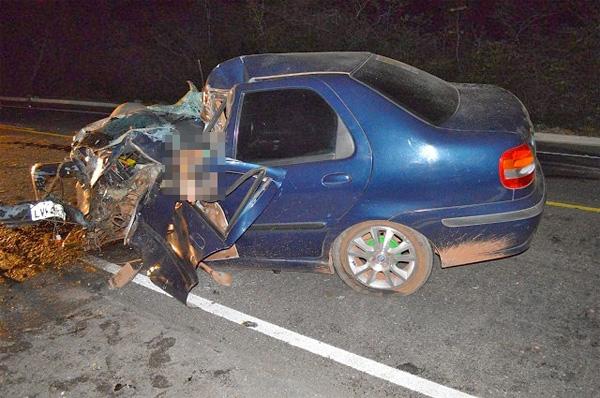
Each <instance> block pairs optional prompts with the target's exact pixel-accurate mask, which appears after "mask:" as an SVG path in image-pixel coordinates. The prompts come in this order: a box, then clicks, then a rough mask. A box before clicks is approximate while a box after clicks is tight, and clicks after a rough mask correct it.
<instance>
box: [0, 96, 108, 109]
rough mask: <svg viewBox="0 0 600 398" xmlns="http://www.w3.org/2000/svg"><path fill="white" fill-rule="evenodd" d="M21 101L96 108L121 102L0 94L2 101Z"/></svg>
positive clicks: (0, 100)
mask: <svg viewBox="0 0 600 398" xmlns="http://www.w3.org/2000/svg"><path fill="white" fill-rule="evenodd" d="M2 101H6V102H19V103H26V104H46V105H76V106H88V107H94V108H114V107H116V106H118V105H119V104H116V103H112V102H98V101H80V100H65V99H55V98H39V97H3V96H0V102H2Z"/></svg>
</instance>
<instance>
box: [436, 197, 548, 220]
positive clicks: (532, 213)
mask: <svg viewBox="0 0 600 398" xmlns="http://www.w3.org/2000/svg"><path fill="white" fill-rule="evenodd" d="M545 202H546V200H545V197H543V196H542V199H541V200H540V201H539V202H538V203H537V204H535V205H534V206H531V207H527V208H525V209H519V210H513V211H505V212H501V213H491V214H480V215H476V216H462V217H451V218H443V219H442V224H443V225H444V226H445V227H449V228H460V227H471V226H474V225H486V224H497V223H505V222H512V221H520V220H527V219H529V218H533V217H537V216H539V215H540V214H542V212H543V211H544V203H545Z"/></svg>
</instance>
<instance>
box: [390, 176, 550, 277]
mask: <svg viewBox="0 0 600 398" xmlns="http://www.w3.org/2000/svg"><path fill="white" fill-rule="evenodd" d="M537 172H538V174H537V178H536V179H535V182H534V185H533V186H531V188H530V190H529V192H528V193H526V194H525V196H523V197H521V198H518V199H514V200H510V201H505V202H491V203H484V204H478V205H470V206H460V207H451V208H444V209H433V210H425V211H420V212H414V213H409V214H403V215H401V216H398V217H394V218H393V219H392V220H391V221H395V222H398V223H400V224H405V225H408V226H410V227H412V228H414V229H416V230H418V231H419V232H421V233H422V234H423V235H425V236H426V237H427V238H428V239H429V240H430V241H431V242H432V243H433V245H434V246H435V249H436V251H437V253H438V254H439V256H440V259H441V263H442V267H453V266H457V265H464V264H471V263H476V262H481V261H488V260H493V259H498V258H503V257H508V256H512V255H515V254H519V253H521V252H524V251H525V250H527V249H528V248H529V245H530V243H531V240H532V239H533V235H534V233H535V231H536V229H537V226H538V224H539V222H540V219H541V217H542V213H543V211H544V203H545V200H546V187H545V183H544V176H543V174H542V173H541V169H540V168H539V165H538V169H537Z"/></svg>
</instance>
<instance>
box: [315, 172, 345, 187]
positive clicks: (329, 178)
mask: <svg viewBox="0 0 600 398" xmlns="http://www.w3.org/2000/svg"><path fill="white" fill-rule="evenodd" d="M350 182H352V176H350V175H349V174H346V173H331V174H325V175H324V176H323V178H321V184H323V186H325V187H331V186H336V185H342V184H348V183H350Z"/></svg>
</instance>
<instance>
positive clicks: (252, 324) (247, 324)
mask: <svg viewBox="0 0 600 398" xmlns="http://www.w3.org/2000/svg"><path fill="white" fill-rule="evenodd" d="M242 326H246V327H247V328H255V327H257V326H258V323H256V322H252V321H244V322H242Z"/></svg>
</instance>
